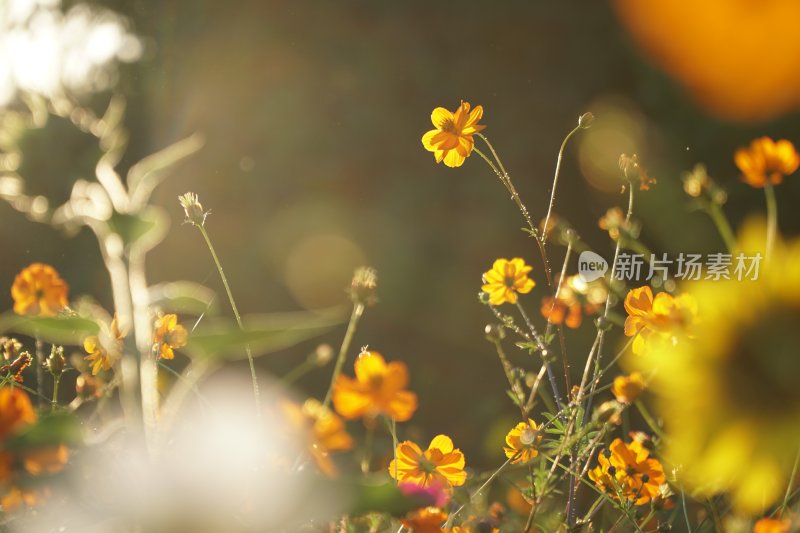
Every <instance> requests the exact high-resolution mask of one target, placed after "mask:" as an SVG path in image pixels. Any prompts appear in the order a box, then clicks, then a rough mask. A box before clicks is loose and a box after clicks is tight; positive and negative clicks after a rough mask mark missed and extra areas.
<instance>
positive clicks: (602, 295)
mask: <svg viewBox="0 0 800 533" xmlns="http://www.w3.org/2000/svg"><path fill="white" fill-rule="evenodd" d="M607 295H608V292H607V290H606V289H605V287H604V286H603V281H601V280H595V281H590V282H588V283H587V282H586V281H584V280H583V279H582V278H581V277H580V276H578V275H575V276H569V277H568V278H566V279H565V280H564V282H563V283H562V284H561V288H560V289H559V291H558V298H557V299H554V298H553V297H552V296H545V297H544V298H542V305H541V307H540V309H539V311H540V312H541V314H542V316H543V317H544V318H545V319H547V321H548V322H550V323H551V324H556V325H558V324H565V325H566V326H567V327H568V328H572V329H576V328H579V327H580V325H581V323H583V315H584V313H585V314H586V315H587V316H588V315H591V314H594V313H596V312H597V311H599V310H600V308H601V306H602V304H603V303H605V300H606V296H607Z"/></svg>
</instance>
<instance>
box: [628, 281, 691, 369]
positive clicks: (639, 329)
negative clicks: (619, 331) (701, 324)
mask: <svg viewBox="0 0 800 533" xmlns="http://www.w3.org/2000/svg"><path fill="white" fill-rule="evenodd" d="M625 311H627V312H628V317H627V318H626V319H625V335H626V336H628V337H634V340H633V347H632V349H633V353H635V354H637V355H641V354H643V353H644V352H645V350H647V348H648V346H649V345H650V344H652V343H653V342H659V341H664V340H673V341H674V340H675V339H676V338H677V337H678V336H679V335H680V334H681V333H683V332H684V331H685V330H686V328H687V327H688V326H691V325H692V323H693V322H694V320H695V317H696V315H697V305H696V303H695V301H694V298H692V297H691V295H689V294H682V295H680V296H677V297H675V296H672V295H671V294H669V293H666V292H660V293H658V294H657V295H656V296H655V298H654V297H653V291H652V290H651V289H650V287H648V286H646V285H645V286H644V287H639V288H636V289H631V290H630V291H629V292H628V295H627V296H626V297H625Z"/></svg>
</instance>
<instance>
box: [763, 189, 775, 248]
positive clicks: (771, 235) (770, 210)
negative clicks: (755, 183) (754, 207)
mask: <svg viewBox="0 0 800 533" xmlns="http://www.w3.org/2000/svg"><path fill="white" fill-rule="evenodd" d="M764 196H765V198H766V200H767V253H766V256H767V259H769V258H770V256H771V255H772V249H773V247H774V246H775V234H776V233H777V230H778V202H777V200H776V199H775V187H774V186H773V185H772V184H771V183H767V184H766V185H764Z"/></svg>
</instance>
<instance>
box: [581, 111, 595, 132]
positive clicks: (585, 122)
mask: <svg viewBox="0 0 800 533" xmlns="http://www.w3.org/2000/svg"><path fill="white" fill-rule="evenodd" d="M592 122H594V115H593V114H592V113H591V112H586V113H584V114H583V115H581V116H579V117H578V126H579V127H580V128H581V129H584V130H588V129H589V128H590V127H591V126H592Z"/></svg>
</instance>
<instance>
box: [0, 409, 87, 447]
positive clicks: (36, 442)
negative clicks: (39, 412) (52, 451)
mask: <svg viewBox="0 0 800 533" xmlns="http://www.w3.org/2000/svg"><path fill="white" fill-rule="evenodd" d="M80 442H81V429H80V424H79V422H78V420H77V418H75V416H74V415H72V414H71V413H65V412H56V413H51V414H46V415H43V416H42V417H41V418H39V420H37V421H36V423H34V424H33V425H31V426H29V427H27V428H25V429H24V430H23V431H21V432H20V433H17V434H15V435H13V436H11V437H9V438H7V439H6V440H5V441H4V447H5V448H6V449H8V450H11V451H15V450H30V449H32V448H39V447H42V446H54V445H57V444H65V445H75V444H79V443H80Z"/></svg>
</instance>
